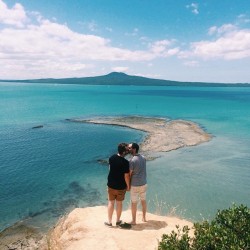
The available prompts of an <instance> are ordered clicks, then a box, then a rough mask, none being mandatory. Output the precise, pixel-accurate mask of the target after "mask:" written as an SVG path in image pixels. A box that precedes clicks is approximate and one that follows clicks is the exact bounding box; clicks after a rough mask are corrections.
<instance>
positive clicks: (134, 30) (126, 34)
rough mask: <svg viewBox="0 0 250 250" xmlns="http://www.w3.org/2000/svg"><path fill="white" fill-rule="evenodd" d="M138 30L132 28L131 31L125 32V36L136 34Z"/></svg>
mask: <svg viewBox="0 0 250 250" xmlns="http://www.w3.org/2000/svg"><path fill="white" fill-rule="evenodd" d="M138 32H139V29H137V28H134V29H133V31H132V32H130V33H125V36H137V35H138Z"/></svg>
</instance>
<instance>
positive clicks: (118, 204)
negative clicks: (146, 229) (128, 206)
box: [116, 201, 122, 222]
mask: <svg viewBox="0 0 250 250" xmlns="http://www.w3.org/2000/svg"><path fill="white" fill-rule="evenodd" d="M121 214H122V201H116V222H118V221H120V218H121Z"/></svg>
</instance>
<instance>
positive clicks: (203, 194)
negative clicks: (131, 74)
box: [0, 83, 250, 230]
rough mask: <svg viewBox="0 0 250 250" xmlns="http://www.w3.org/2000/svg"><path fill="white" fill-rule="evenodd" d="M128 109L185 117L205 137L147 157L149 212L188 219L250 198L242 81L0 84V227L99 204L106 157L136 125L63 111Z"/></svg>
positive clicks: (122, 112)
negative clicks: (186, 84)
mask: <svg viewBox="0 0 250 250" xmlns="http://www.w3.org/2000/svg"><path fill="white" fill-rule="evenodd" d="M130 115H138V116H152V117H163V118H168V119H183V120H189V121H193V122H196V123H198V124H199V125H200V126H201V127H202V128H203V129H204V130H206V131H207V132H208V133H210V134H211V135H212V136H213V137H212V140H211V141H209V142H206V143H203V144H200V145H198V146H193V147H185V148H182V149H178V150H175V151H171V152H166V153H161V157H159V158H157V159H155V160H153V161H148V162H147V174H148V196H147V200H148V209H149V211H150V212H152V213H158V214H162V215H167V214H174V215H177V216H181V217H184V218H186V219H189V220H192V221H197V220H202V219H204V218H205V219H210V218H213V217H214V216H215V213H216V211H217V210H218V209H224V208H228V207H230V206H231V205H232V203H236V204H244V205H247V206H250V188H249V183H250V153H249V148H250V135H249V132H250V129H249V128H250V88H247V87H159V86H147V87H146V86H108V85H106V86H91V85H85V86H82V85H70V84H66V85H60V84H25V83H0V230H2V229H4V228H6V227H8V226H11V225H13V224H14V223H15V222H17V221H20V220H29V221H31V222H32V224H33V225H37V226H39V227H49V226H51V225H52V224H53V223H55V222H56V221H57V220H58V218H59V217H61V216H63V215H64V214H66V213H68V212H69V211H71V210H72V209H73V208H75V207H86V206H96V205H104V204H107V194H106V182H107V174H108V165H107V159H108V157H109V156H110V155H112V154H113V153H116V149H117V144H118V143H119V142H132V141H134V142H141V141H142V140H143V138H144V136H145V133H144V132H141V131H136V130H133V129H129V128H121V127H117V126H108V125H95V124H86V123H74V122H70V121H68V120H67V119H69V118H82V119H88V118H93V117H106V116H130ZM36 126H41V127H40V128H36V129H34V128H33V127H36ZM128 207H129V196H127V198H126V200H125V202H124V209H126V208H128ZM105 216H106V215H104V218H106V217H105Z"/></svg>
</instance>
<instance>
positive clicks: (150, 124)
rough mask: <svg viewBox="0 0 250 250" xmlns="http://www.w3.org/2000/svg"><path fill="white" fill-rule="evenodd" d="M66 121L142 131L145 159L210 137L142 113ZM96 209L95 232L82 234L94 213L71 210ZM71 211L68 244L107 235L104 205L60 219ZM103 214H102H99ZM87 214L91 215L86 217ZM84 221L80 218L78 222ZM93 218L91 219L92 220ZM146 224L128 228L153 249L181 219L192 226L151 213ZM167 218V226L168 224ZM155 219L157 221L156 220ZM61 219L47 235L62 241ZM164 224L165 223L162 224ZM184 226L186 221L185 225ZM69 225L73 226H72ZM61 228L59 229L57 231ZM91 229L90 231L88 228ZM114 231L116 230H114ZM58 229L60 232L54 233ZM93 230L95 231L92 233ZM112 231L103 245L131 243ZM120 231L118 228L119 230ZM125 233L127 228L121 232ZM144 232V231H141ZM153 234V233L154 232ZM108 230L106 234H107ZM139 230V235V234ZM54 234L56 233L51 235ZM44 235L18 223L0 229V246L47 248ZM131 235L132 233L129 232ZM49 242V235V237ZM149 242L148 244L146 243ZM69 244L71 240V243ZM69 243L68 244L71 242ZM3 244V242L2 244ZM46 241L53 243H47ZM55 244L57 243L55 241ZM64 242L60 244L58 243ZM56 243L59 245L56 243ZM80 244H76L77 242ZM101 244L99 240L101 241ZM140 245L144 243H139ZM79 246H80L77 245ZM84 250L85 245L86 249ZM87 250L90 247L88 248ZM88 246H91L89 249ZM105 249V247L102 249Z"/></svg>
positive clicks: (126, 215) (186, 125)
mask: <svg viewBox="0 0 250 250" xmlns="http://www.w3.org/2000/svg"><path fill="white" fill-rule="evenodd" d="M67 121H70V122H81V123H92V124H97V125H98V124H103V125H110V126H121V127H128V128H131V129H136V130H140V131H144V132H145V133H146V136H145V137H144V139H143V141H142V142H141V143H140V147H141V150H140V151H141V152H143V154H145V156H146V157H147V158H151V159H154V157H155V155H156V154H157V153H160V152H168V151H171V150H176V149H178V148H182V147H186V146H195V145H199V144H201V143H204V142H207V141H209V140H210V139H211V138H212V136H211V135H210V134H208V133H207V132H206V131H204V130H203V129H202V128H201V127H200V126H199V125H198V124H196V123H194V122H191V121H184V120H168V119H164V118H154V117H142V116H125V117H107V118H103V117H102V118H100V117H98V118H93V119H88V120H86V119H67ZM94 208H96V209H97V210H98V209H100V211H99V210H98V212H97V214H98V216H101V217H100V218H99V219H98V225H96V228H95V229H93V231H92V235H96V236H93V237H91V236H90V237H89V236H88V237H87V236H86V235H89V234H88V232H89V231H91V230H92V229H91V225H92V224H96V223H97V222H96V213H95V214H92V217H93V218H89V216H85V215H84V218H78V217H77V216H78V215H76V214H75V213H76V211H77V212H79V216H80V214H82V213H84V214H85V213H87V214H90V213H92V212H93V211H94V210H95V209H94ZM72 213H73V214H74V215H75V216H76V217H77V218H78V219H73V220H72V221H71V222H69V223H71V224H70V225H68V226H69V228H71V229H70V230H71V231H72V232H74V234H73V235H71V238H70V237H69V238H68V241H69V242H68V243H67V244H69V243H70V242H71V241H72V240H71V239H74V241H76V242H77V241H79V242H82V241H83V240H84V239H85V242H84V246H85V245H86V244H89V246H93V244H94V242H95V241H101V239H98V235H101V234H103V235H106V238H108V237H109V235H110V231H108V230H107V228H105V227H104V226H103V221H105V219H106V217H105V216H106V208H105V207H87V208H77V209H74V210H73V211H72V212H71V213H70V214H69V215H68V216H65V217H64V218H63V219H62V220H63V221H65V220H69V218H71V214H72ZM103 216H104V217H103ZM90 217H91V216H90ZM124 218H125V219H126V220H127V222H129V221H130V211H124ZM82 220H84V221H82ZM93 220H94V221H93ZM148 220H149V221H148V223H146V224H145V223H142V224H139V225H136V226H135V227H134V230H131V231H129V233H130V232H132V234H134V233H135V232H136V233H140V234H137V237H140V236H141V235H142V237H144V238H142V240H141V241H142V242H144V240H145V238H147V239H150V241H149V242H148V243H147V244H149V245H150V244H152V243H153V244H154V246H152V245H150V248H148V249H153V248H154V247H156V246H157V240H156V238H157V239H158V240H159V239H160V237H161V235H162V234H163V233H170V232H171V231H172V230H175V225H180V223H182V222H185V223H190V224H189V225H192V223H191V222H189V221H185V220H181V219H179V218H172V217H166V216H157V215H154V214H150V213H149V216H148ZM79 221H82V222H81V225H82V223H84V224H86V225H87V224H88V223H90V226H89V227H87V228H82V227H81V226H80V227H78V226H79V225H78V224H79V223H78V222H79ZM170 221H171V223H172V224H171V226H170ZM158 222H159V223H158ZM60 223H61V220H59V222H58V223H57V225H56V226H55V228H54V229H52V231H51V232H50V234H49V235H50V236H49V237H58V238H57V239H55V238H54V241H57V240H58V242H59V241H61V240H62V241H64V240H65V239H62V237H63V235H65V234H66V235H68V236H69V235H70V232H71V231H68V229H67V228H65V227H64V228H63V227H62V226H63V225H62V224H60ZM163 225H165V226H163ZM185 225H186V224H185ZM72 227H73V228H72ZM75 227H76V228H78V230H79V231H74V228H75ZM62 229H64V232H63V231H60V230H62ZM90 229H91V230H90ZM98 230H103V231H98ZM114 231H117V232H118V230H116V229H115V230H114ZM59 232H61V235H59V234H58V233H59ZM94 232H99V233H96V234H94ZM117 232H114V235H113V234H112V235H113V236H112V237H113V238H112V239H113V240H114V239H115V240H118V243H117V242H116V241H115V242H110V243H108V244H111V245H107V248H108V247H110V246H115V247H114V248H113V249H123V247H124V246H126V244H127V243H130V244H132V243H133V242H127V240H126V237H127V236H126V234H124V235H125V236H124V237H125V238H124V241H123V242H120V243H119V237H120V235H119V234H118V236H116V234H115V233H117ZM119 232H121V231H119ZM124 232H128V231H124ZM144 232H145V234H144ZM146 232H151V233H150V235H151V234H152V235H153V237H155V238H154V240H152V238H150V237H151V236H150V237H149V235H148V234H147V233H146ZM153 232H154V233H156V234H154V233H153ZM107 233H108V234H107ZM142 233H143V234H142ZM55 234H57V236H55ZM46 237H48V235H47V234H41V232H38V231H34V230H33V228H32V227H31V228H30V227H26V226H25V225H23V224H22V223H21V224H18V223H17V225H13V226H11V227H9V228H7V229H5V230H3V231H2V232H0V246H5V247H6V248H3V249H9V248H7V247H16V248H15V249H22V248H20V247H19V245H21V246H22V245H25V246H27V247H32V246H33V247H36V246H38V247H39V249H45V250H47V249H48V248H47V239H46ZM131 237H133V235H131ZM52 242H53V238H52ZM150 242H151V243H150ZM71 243H72V242H71ZM71 243H70V244H71ZM3 244H4V245H3ZM50 244H53V243H51V242H50ZM58 244H59V243H58ZM60 244H64V243H62V242H61V243H60ZM60 244H59V245H60ZM72 244H73V243H72ZM79 244H80V243H79ZM102 244H103V243H102ZM133 244H137V240H136V239H134V243H133ZM73 246H75V245H74V244H73V245H72V247H69V248H64V247H63V248H57V247H56V246H55V247H54V248H51V249H77V248H74V247H73ZM82 246H83V245H82ZM143 246H144V245H143ZM143 246H137V245H136V247H135V248H132V245H128V247H129V249H140V248H141V247H143ZM96 247H97V248H98V247H99V248H98V249H101V248H100V245H99V246H96ZM79 249H81V248H79ZM87 249H88V248H87ZM89 249H90V248H89ZM91 249H92V248H91ZM103 249H105V248H103Z"/></svg>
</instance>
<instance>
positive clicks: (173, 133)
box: [67, 116, 212, 155]
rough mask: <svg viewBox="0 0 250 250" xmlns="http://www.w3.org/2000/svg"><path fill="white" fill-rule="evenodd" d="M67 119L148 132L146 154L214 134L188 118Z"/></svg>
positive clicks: (144, 145) (193, 143)
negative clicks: (187, 119)
mask: <svg viewBox="0 0 250 250" xmlns="http://www.w3.org/2000/svg"><path fill="white" fill-rule="evenodd" d="M67 121H70V122H81V123H92V124H102V125H111V126H121V127H128V128H131V129H136V130H140V131H143V132H146V137H145V138H144V140H143V141H142V142H141V144H140V147H141V149H140V151H141V152H143V153H144V154H146V155H150V154H152V153H159V152H169V151H171V150H176V149H179V148H182V147H187V146H196V145H199V144H201V143H204V142H208V141H210V140H211V138H212V135H211V134H209V133H207V132H206V131H204V130H203V129H202V128H201V127H200V126H199V125H198V124H196V123H194V122H191V121H186V120H167V119H164V118H155V117H144V116H124V117H106V118H103V117H96V118H92V119H67Z"/></svg>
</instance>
